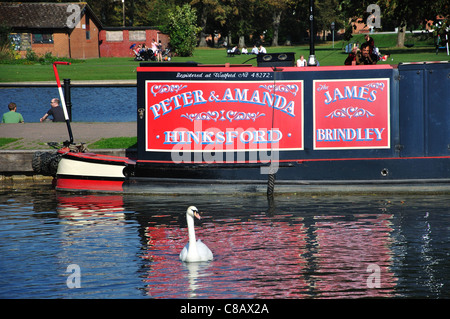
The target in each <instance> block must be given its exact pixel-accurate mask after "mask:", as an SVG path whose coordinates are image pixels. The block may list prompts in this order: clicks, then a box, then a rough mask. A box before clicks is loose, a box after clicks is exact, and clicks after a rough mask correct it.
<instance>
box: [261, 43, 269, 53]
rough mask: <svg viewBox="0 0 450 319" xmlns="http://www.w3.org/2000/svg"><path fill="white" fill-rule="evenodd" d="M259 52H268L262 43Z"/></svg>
mask: <svg viewBox="0 0 450 319" xmlns="http://www.w3.org/2000/svg"><path fill="white" fill-rule="evenodd" d="M259 53H267V51H266V48H265V47H263V46H262V45H260V46H259Z"/></svg>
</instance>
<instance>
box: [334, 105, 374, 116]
mask: <svg viewBox="0 0 450 319" xmlns="http://www.w3.org/2000/svg"><path fill="white" fill-rule="evenodd" d="M371 116H375V115H374V114H372V113H371V112H369V111H367V110H366V109H362V108H359V107H357V106H356V107H353V106H351V107H347V108H345V107H344V108H342V109H336V110H334V111H333V112H331V113H330V114H328V115H326V116H325V117H329V118H331V119H333V118H343V117H348V118H349V119H351V118H354V117H367V118H369V117H371Z"/></svg>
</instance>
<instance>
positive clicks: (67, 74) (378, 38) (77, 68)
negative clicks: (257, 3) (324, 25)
mask: <svg viewBox="0 0 450 319" xmlns="http://www.w3.org/2000/svg"><path fill="white" fill-rule="evenodd" d="M373 37H374V40H375V45H376V46H378V47H379V48H380V51H381V53H387V52H389V53H390V54H391V57H390V59H389V60H388V61H386V62H380V64H398V63H401V62H420V61H448V60H449V58H450V57H449V56H447V55H446V53H445V52H444V50H441V51H440V53H439V54H437V55H436V53H435V48H434V47H433V45H432V43H430V40H427V41H423V40H420V41H419V40H417V39H415V38H413V37H409V38H407V41H406V43H412V44H414V47H412V48H404V49H399V48H396V47H395V43H396V35H395V34H393V35H384V34H383V35H374V36H373ZM356 41H358V42H360V43H361V42H364V38H363V35H357V36H354V37H353V38H352V40H351V42H356ZM347 43H348V42H344V41H336V42H335V44H334V48H333V46H332V43H331V42H326V43H321V44H318V45H316V47H315V55H316V58H317V60H318V61H319V63H320V65H321V66H329V65H343V64H344V60H345V58H346V57H347V54H346V53H344V50H343V47H344V46H345V45H346V44H347ZM267 51H268V52H269V53H277V52H294V53H295V55H296V58H298V57H299V56H300V55H301V54H303V55H304V56H305V57H306V58H307V57H308V56H309V45H302V46H280V47H267ZM252 57H254V56H251V55H240V56H235V57H227V54H226V50H225V49H224V48H221V49H213V48H196V49H195V51H194V55H193V56H191V57H174V58H173V59H172V61H173V62H187V61H195V62H198V63H202V64H224V63H231V64H241V63H244V62H246V63H247V64H252V65H254V66H256V59H251V58H252ZM138 66H139V62H136V61H134V60H133V57H132V56H131V55H130V57H126V58H98V59H88V60H86V61H85V62H84V63H73V64H71V65H69V66H66V65H60V66H58V72H59V76H60V78H61V79H64V78H69V79H71V80H75V81H76V80H134V79H136V67H138ZM54 80H55V76H54V73H53V69H52V67H51V66H50V65H41V64H33V65H21V64H13V65H10V64H1V65H0V82H22V81H54Z"/></svg>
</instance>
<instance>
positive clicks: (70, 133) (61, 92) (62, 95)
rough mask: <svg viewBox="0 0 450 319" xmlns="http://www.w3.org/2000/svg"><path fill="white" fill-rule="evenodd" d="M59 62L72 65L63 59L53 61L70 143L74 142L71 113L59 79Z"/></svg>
mask: <svg viewBox="0 0 450 319" xmlns="http://www.w3.org/2000/svg"><path fill="white" fill-rule="evenodd" d="M58 64H65V65H70V62H62V61H55V62H53V72H55V78H56V84H57V85H58V92H59V97H60V100H61V105H62V108H63V111H64V119H65V120H66V124H67V130H68V131H69V138H70V144H72V143H73V135H72V128H71V127H70V118H69V113H68V112H67V107H66V100H65V99H64V94H63V91H62V86H61V81H60V80H59V75H58V69H57V68H56V65H58Z"/></svg>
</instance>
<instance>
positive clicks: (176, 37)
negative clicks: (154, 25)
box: [167, 4, 201, 56]
mask: <svg viewBox="0 0 450 319" xmlns="http://www.w3.org/2000/svg"><path fill="white" fill-rule="evenodd" d="M167 19H168V23H167V31H168V33H169V36H170V45H171V47H172V50H173V51H174V52H175V53H176V54H177V55H180V56H191V55H192V53H193V52H194V48H195V46H196V45H197V35H198V33H199V32H200V31H201V29H200V28H199V27H197V14H196V10H195V9H194V8H192V7H191V6H190V5H189V4H184V5H183V6H182V7H179V6H176V7H175V10H172V11H170V12H169V14H168V17H167Z"/></svg>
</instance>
